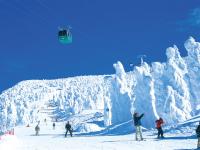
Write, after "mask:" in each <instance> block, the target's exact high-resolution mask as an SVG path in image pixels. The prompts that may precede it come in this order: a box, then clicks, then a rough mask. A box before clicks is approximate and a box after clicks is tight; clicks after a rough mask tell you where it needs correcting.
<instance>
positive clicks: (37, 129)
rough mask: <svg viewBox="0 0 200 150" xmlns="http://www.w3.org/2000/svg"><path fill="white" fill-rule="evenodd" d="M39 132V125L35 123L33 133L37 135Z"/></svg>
mask: <svg viewBox="0 0 200 150" xmlns="http://www.w3.org/2000/svg"><path fill="white" fill-rule="evenodd" d="M39 132H40V127H39V124H37V125H36V127H35V135H36V136H38V135H39Z"/></svg>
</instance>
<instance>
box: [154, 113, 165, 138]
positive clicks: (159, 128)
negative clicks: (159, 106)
mask: <svg viewBox="0 0 200 150" xmlns="http://www.w3.org/2000/svg"><path fill="white" fill-rule="evenodd" d="M163 123H164V121H163V119H162V118H161V117H160V118H159V119H158V120H156V129H157V130H158V136H157V138H160V136H161V138H164V136H163V130H162V124H163Z"/></svg>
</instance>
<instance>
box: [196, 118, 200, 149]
mask: <svg viewBox="0 0 200 150" xmlns="http://www.w3.org/2000/svg"><path fill="white" fill-rule="evenodd" d="M196 134H197V138H198V142H197V149H199V148H200V122H199V125H198V127H197V129H196Z"/></svg>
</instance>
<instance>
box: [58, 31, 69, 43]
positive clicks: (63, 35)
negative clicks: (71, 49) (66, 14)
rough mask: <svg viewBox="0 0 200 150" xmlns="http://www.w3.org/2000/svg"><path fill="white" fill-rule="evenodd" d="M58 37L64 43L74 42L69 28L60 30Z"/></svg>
mask: <svg viewBox="0 0 200 150" xmlns="http://www.w3.org/2000/svg"><path fill="white" fill-rule="evenodd" d="M58 39H59V41H60V43H62V44H70V43H72V34H71V32H70V30H69V29H61V30H59V32H58Z"/></svg>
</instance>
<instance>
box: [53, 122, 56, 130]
mask: <svg viewBox="0 0 200 150" xmlns="http://www.w3.org/2000/svg"><path fill="white" fill-rule="evenodd" d="M55 127H56V123H55V122H54V123H53V130H55Z"/></svg>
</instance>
